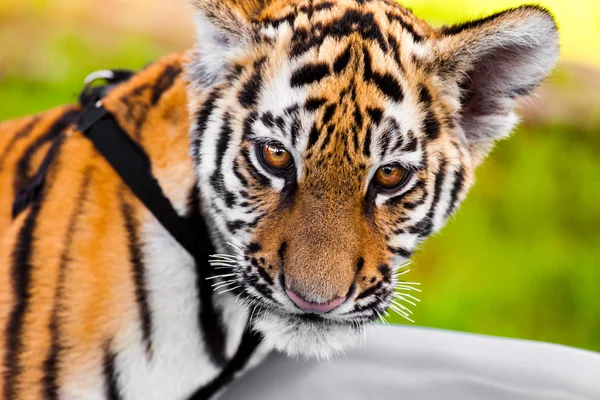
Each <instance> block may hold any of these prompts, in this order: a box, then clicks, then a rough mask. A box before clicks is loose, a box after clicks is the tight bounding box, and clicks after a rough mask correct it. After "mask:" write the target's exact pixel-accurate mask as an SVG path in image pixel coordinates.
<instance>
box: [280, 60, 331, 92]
mask: <svg viewBox="0 0 600 400" xmlns="http://www.w3.org/2000/svg"><path fill="white" fill-rule="evenodd" d="M329 74H330V72H329V65H327V64H325V63H314V64H308V65H304V66H302V67H301V68H299V69H297V70H296V71H294V73H293V74H292V78H291V80H290V84H291V86H292V87H299V86H304V85H310V84H311V83H314V82H319V81H320V80H322V79H324V78H326V77H328V76H329Z"/></svg>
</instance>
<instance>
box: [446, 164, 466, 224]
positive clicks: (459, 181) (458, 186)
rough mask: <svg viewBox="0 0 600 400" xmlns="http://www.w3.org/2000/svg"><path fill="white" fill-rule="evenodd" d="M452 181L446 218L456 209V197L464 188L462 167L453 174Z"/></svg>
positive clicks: (463, 170)
mask: <svg viewBox="0 0 600 400" xmlns="http://www.w3.org/2000/svg"><path fill="white" fill-rule="evenodd" d="M454 179H455V181H454V186H453V187H452V192H451V193H450V206H449V207H448V211H446V218H448V217H449V216H450V215H451V214H452V213H453V212H454V210H455V209H456V204H457V203H458V195H459V193H460V192H461V190H462V189H463V188H464V184H465V169H464V168H463V166H462V165H461V167H460V168H459V169H458V170H457V171H456V172H454Z"/></svg>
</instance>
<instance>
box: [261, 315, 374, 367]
mask: <svg viewBox="0 0 600 400" xmlns="http://www.w3.org/2000/svg"><path fill="white" fill-rule="evenodd" d="M254 329H256V330H257V331H259V332H260V333H261V334H262V335H263V337H264V340H265V342H266V343H267V344H268V345H271V346H272V347H274V348H275V349H276V350H278V351H280V352H282V353H285V354H287V355H288V356H292V357H299V356H303V357H305V358H315V359H318V360H329V359H331V358H333V357H335V356H336V355H339V354H342V353H343V352H344V351H345V350H346V349H348V348H351V347H354V346H356V345H357V344H358V343H359V342H360V339H361V338H362V337H363V333H364V326H362V325H356V324H353V325H351V324H347V323H340V322H334V321H331V320H327V319H324V318H320V317H316V316H314V318H313V317H311V316H298V315H291V314H290V315H283V314H279V313H275V312H272V311H265V312H263V313H261V315H259V316H257V317H256V318H255V319H254Z"/></svg>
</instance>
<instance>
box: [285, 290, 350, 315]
mask: <svg viewBox="0 0 600 400" xmlns="http://www.w3.org/2000/svg"><path fill="white" fill-rule="evenodd" d="M285 292H286V293H287V295H288V297H289V298H290V300H292V301H293V302H294V304H295V305H296V306H298V308H299V309H301V310H302V311H304V312H306V313H311V314H325V313H328V312H329V311H331V310H333V309H335V308H337V307H339V306H340V305H342V303H343V302H344V301H345V300H346V298H347V297H338V298H337V299H335V300H332V301H329V302H327V303H311V302H309V301H306V300H304V299H303V298H302V297H300V296H299V295H297V294H296V293H294V292H293V291H291V290H290V289H287V288H286V290H285Z"/></svg>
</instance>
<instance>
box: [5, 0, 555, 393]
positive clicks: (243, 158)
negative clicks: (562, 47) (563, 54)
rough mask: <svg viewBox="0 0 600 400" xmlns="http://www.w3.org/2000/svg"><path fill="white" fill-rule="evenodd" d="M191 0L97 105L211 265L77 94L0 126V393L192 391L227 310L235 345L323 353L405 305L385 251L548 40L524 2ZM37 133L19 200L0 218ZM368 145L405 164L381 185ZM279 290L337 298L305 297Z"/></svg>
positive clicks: (502, 112) (227, 344) (497, 130)
mask: <svg viewBox="0 0 600 400" xmlns="http://www.w3.org/2000/svg"><path fill="white" fill-rule="evenodd" d="M192 3H193V5H194V6H195V7H196V9H197V11H198V16H197V20H198V37H199V43H198V46H197V47H196V48H195V49H194V50H192V51H191V52H190V53H189V54H188V55H176V56H170V57H166V58H164V59H162V60H160V61H159V62H157V63H155V64H152V65H150V66H148V67H147V68H146V69H144V70H143V71H141V72H140V73H138V74H137V75H135V76H134V77H133V78H132V79H131V80H129V81H128V82H126V83H124V84H121V85H119V86H118V87H116V88H115V89H113V90H112V91H111V92H110V93H109V94H108V96H107V97H106V98H105V99H104V101H103V104H104V105H105V107H106V108H107V109H108V110H109V111H110V112H111V113H112V114H113V115H114V116H115V118H116V119H117V121H118V123H119V125H120V126H121V127H122V128H123V129H124V130H125V131H126V132H127V133H128V134H129V135H130V136H131V138H132V139H134V140H135V141H136V142H138V143H139V144H140V145H141V146H142V147H143V148H144V149H145V151H146V152H147V153H148V155H149V156H150V159H151V160H152V172H153V174H154V176H155V177H156V178H157V180H158V181H159V183H160V185H161V187H162V188H163V190H164V191H165V193H166V195H167V196H168V197H169V199H170V200H171V202H172V203H173V205H174V207H175V208H176V210H177V211H178V212H179V213H180V214H181V215H187V216H188V217H189V218H193V219H194V220H195V221H198V223H202V218H204V220H205V221H206V223H207V225H208V226H209V228H210V232H211V238H205V240H206V241H207V243H208V241H210V242H211V243H212V245H213V246H214V247H215V248H216V252H217V253H219V254H218V255H216V256H215V258H214V259H213V260H212V263H213V265H214V266H215V267H217V268H221V269H220V270H219V271H222V276H220V277H214V278H217V279H214V280H211V281H208V280H207V279H206V278H207V276H206V272H205V271H206V270H207V265H208V261H209V260H200V262H198V263H196V262H194V260H193V259H191V257H190V256H189V255H188V254H187V253H186V252H185V251H184V250H183V249H182V248H180V247H179V245H178V244H177V242H175V241H174V239H173V238H171V237H170V236H169V235H168V234H167V232H166V231H164V229H163V228H162V227H161V226H160V224H159V223H158V222H157V221H156V220H155V219H154V218H153V217H152V216H151V215H150V213H149V211H148V210H146V209H145V208H144V207H143V206H142V204H141V203H140V202H139V201H138V200H137V198H135V197H134V196H133V195H132V194H131V192H130V191H129V189H128V188H127V187H125V186H124V184H123V182H122V181H121V180H120V179H119V177H118V176H117V175H116V174H115V172H114V171H113V170H112V169H111V168H110V167H109V165H108V164H107V162H106V161H105V160H104V159H103V158H102V157H101V156H100V155H98V154H97V153H96V152H95V150H94V149H93V146H92V145H91V143H89V141H88V140H87V139H86V138H85V137H83V136H82V134H81V133H80V132H77V131H76V129H74V126H73V122H74V121H75V119H76V118H77V117H78V115H79V114H80V113H81V109H80V108H79V107H78V106H66V107H62V108H58V109H55V110H52V111H49V112H46V113H43V114H40V115H37V116H33V117H28V118H23V119H20V120H15V121H9V122H6V123H4V124H2V125H0V276H2V277H4V279H3V280H1V281H0V326H2V329H1V330H0V362H1V364H0V365H1V366H0V368H1V370H2V375H1V378H0V393H2V395H1V396H2V397H3V398H6V399H13V398H14V399H16V398H18V399H39V398H43V399H59V398H65V399H79V398H85V399H95V398H97V399H104V398H110V399H152V398H156V399H171V398H172V399H180V398H186V397H188V396H190V395H192V394H193V393H195V391H197V390H198V389H200V390H199V391H198V392H197V397H196V398H204V397H203V396H205V394H206V393H208V392H212V391H213V390H218V389H220V388H221V386H222V385H223V384H226V383H227V382H226V379H223V378H222V376H223V371H224V370H226V371H229V370H231V369H232V368H233V367H232V365H235V363H236V362H237V360H238V359H240V357H241V356H240V354H245V353H248V352H249V349H246V348H241V349H238V347H239V346H240V338H241V336H242V334H243V332H244V330H245V327H246V325H247V322H248V321H249V320H250V323H251V326H252V328H253V329H255V330H256V331H257V332H259V333H260V335H261V336H262V337H263V338H264V339H265V345H264V346H263V347H262V348H261V351H259V352H258V353H257V354H256V355H255V356H254V358H253V359H252V360H251V361H250V365H253V364H254V363H256V362H258V361H259V360H260V358H261V355H262V354H263V353H264V351H266V350H269V349H271V348H277V349H279V350H283V351H286V352H288V353H290V354H305V355H308V356H316V357H329V356H330V355H332V354H334V353H336V352H339V351H341V350H343V349H344V348H345V347H346V346H348V345H350V344H352V343H353V342H354V341H355V340H356V339H357V337H359V336H360V334H361V333H362V329H363V326H364V325H365V324H366V323H368V322H371V321H373V320H375V319H377V318H379V317H380V316H382V315H383V314H384V313H385V310H386V309H387V308H388V306H390V305H392V307H393V308H396V309H398V310H399V311H400V312H402V313H406V312H408V311H407V310H408V309H407V308H405V307H404V305H403V304H401V303H398V302H397V301H398V300H400V301H407V302H410V301H411V299H412V297H411V296H410V294H407V295H402V296H399V297H398V298H397V299H396V301H394V299H393V297H394V288H395V286H396V285H397V284H398V275H397V272H398V268H399V267H400V266H401V265H402V264H403V263H405V262H406V261H407V260H408V259H409V258H410V256H411V255H412V254H413V252H414V251H415V249H416V248H417V246H418V245H419V244H420V243H422V242H423V240H425V239H426V238H427V237H429V236H430V235H431V234H433V233H434V232H436V231H438V230H439V229H441V228H442V226H443V225H444V223H445V222H446V221H447V220H448V218H449V217H450V216H451V215H453V214H454V213H455V211H456V210H457V208H458V206H459V205H460V203H461V201H462V200H463V199H464V198H465V196H466V194H467V192H468V190H469V188H470V187H471V185H472V183H473V180H474V171H475V168H476V167H477V165H479V164H480V163H481V162H482V160H483V158H484V157H485V156H486V155H487V153H488V152H489V151H490V149H491V146H492V143H493V142H494V141H495V140H498V139H501V138H503V137H505V136H507V135H508V133H509V132H510V130H511V129H512V127H513V125H514V123H515V116H514V114H513V108H514V105H515V101H516V100H517V99H518V98H519V97H522V96H525V95H527V94H529V93H530V92H531V91H532V90H533V89H534V88H535V87H536V86H537V85H538V84H539V83H540V82H541V80H542V79H543V78H544V76H545V75H546V74H547V73H548V72H549V70H550V68H551V66H552V65H553V63H554V61H555V59H556V55H557V45H556V43H557V34H556V28H555V25H554V22H553V20H552V18H551V17H550V16H549V14H548V13H547V12H546V11H545V10H542V9H539V8H535V7H523V8H518V9H514V10H510V11H507V12H505V13H500V14H497V15H495V16H492V17H489V18H486V19H483V20H478V21H473V22H470V23H466V24H461V25H456V26H452V27H445V28H441V29H434V28H432V27H430V26H429V25H427V24H426V23H425V22H423V21H422V20H420V19H418V18H417V17H415V16H414V15H413V14H412V13H410V12H409V11H408V10H407V9H405V8H402V7H401V6H399V5H397V4H395V3H393V2H391V1H386V0H371V1H368V0H367V1H364V0H363V1H358V0H314V1H312V0H294V1H284V0H272V1H266V0H265V1H251V2H247V1H241V0H240V1H234V0H228V1H223V2H221V1H214V0H195V1H193V2H192ZM56 138H58V139H56ZM55 139H56V140H60V145H59V150H58V152H57V156H56V157H55V159H54V162H53V164H52V166H51V168H50V170H49V172H48V176H47V179H46V184H45V186H44V189H43V191H42V193H41V195H40V197H39V199H38V201H37V202H35V203H34V204H32V205H31V206H30V207H29V208H28V209H27V210H26V211H25V212H24V213H22V214H21V215H19V216H18V218H16V219H15V220H14V221H13V220H12V218H11V213H10V211H11V207H12V202H13V200H14V196H15V194H16V193H17V191H18V190H19V188H21V187H22V186H23V185H24V184H26V183H27V182H28V181H29V180H30V179H31V178H32V176H33V175H34V174H35V172H36V171H37V168H38V166H39V164H40V163H41V160H42V158H43V157H44V155H45V153H46V152H47V150H48V148H49V146H50V144H51V142H52V141H53V140H55ZM266 141H277V142H279V143H281V144H282V145H283V146H285V147H286V149H287V150H288V151H289V152H290V153H291V155H292V156H293V158H294V163H295V166H294V168H293V170H291V171H290V172H289V173H288V174H287V175H285V176H283V177H282V176H279V175H276V174H273V173H272V172H271V171H270V170H268V169H266V168H265V167H264V165H263V164H261V162H260V160H259V157H258V152H257V147H260V144H261V143H264V142H266ZM388 164H399V165H402V166H403V167H404V168H405V169H406V170H407V171H410V172H409V173H410V180H409V181H408V182H407V184H406V185H405V186H403V187H402V188H401V189H399V190H397V191H394V192H385V191H380V190H376V189H375V188H374V186H373V185H372V178H373V176H374V174H375V171H376V170H377V169H378V168H379V167H381V166H384V165H388ZM228 242H231V243H232V245H228ZM211 284H215V285H216V286H215V287H216V289H217V290H216V291H222V292H224V293H222V294H219V295H217V294H216V293H214V294H213V291H212V289H211ZM402 288H404V289H410V288H411V287H410V285H407V284H404V285H402V284H401V285H400V289H402ZM286 290H291V291H293V292H295V293H298V294H299V295H301V297H302V298H304V299H305V300H306V301H309V302H312V303H319V304H322V303H326V302H329V301H331V300H332V299H336V298H346V300H345V301H344V302H343V304H342V305H341V306H339V307H338V308H336V309H334V310H333V311H331V312H329V313H327V314H323V315H321V316H315V315H307V314H305V313H303V312H301V311H300V310H299V309H298V308H297V307H296V306H295V305H294V303H293V302H292V301H291V299H290V297H288V295H287V294H286ZM242 347H243V346H242ZM236 354H237V355H236ZM232 360H234V362H233V364H232ZM242 364H243V363H242ZM239 367H244V365H239ZM233 372H235V371H232V373H233ZM202 388H204V389H202Z"/></svg>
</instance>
